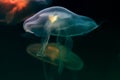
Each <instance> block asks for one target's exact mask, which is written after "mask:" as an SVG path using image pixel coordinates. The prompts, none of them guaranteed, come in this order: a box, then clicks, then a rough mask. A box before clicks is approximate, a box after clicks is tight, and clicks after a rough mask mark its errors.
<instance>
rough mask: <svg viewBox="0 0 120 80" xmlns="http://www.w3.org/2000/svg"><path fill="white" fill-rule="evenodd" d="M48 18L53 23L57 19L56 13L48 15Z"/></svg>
mask: <svg viewBox="0 0 120 80" xmlns="http://www.w3.org/2000/svg"><path fill="white" fill-rule="evenodd" d="M48 18H49V20H50V22H51V23H54V22H55V21H56V20H57V19H58V15H49V16H48Z"/></svg>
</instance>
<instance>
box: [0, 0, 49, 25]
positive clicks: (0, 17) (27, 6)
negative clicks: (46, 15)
mask: <svg viewBox="0 0 120 80" xmlns="http://www.w3.org/2000/svg"><path fill="white" fill-rule="evenodd" d="M47 3H48V2H47V1H46V0H0V10H1V11H0V22H3V23H8V24H10V23H16V22H20V21H22V20H24V19H26V18H28V17H30V16H31V15H33V13H35V12H36V11H35V9H34V8H36V7H40V8H39V9H37V8H36V9H37V10H41V9H42V6H47V5H48V4H47ZM34 5H36V6H34Z"/></svg>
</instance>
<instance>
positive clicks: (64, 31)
mask: <svg viewBox="0 0 120 80" xmlns="http://www.w3.org/2000/svg"><path fill="white" fill-rule="evenodd" d="M97 27H98V25H97V24H96V22H95V21H94V20H93V19H91V18H89V17H86V16H82V15H78V14H76V13H73V12H72V11H70V10H68V9H66V8H64V7H60V6H53V7H49V8H46V9H43V10H41V11H39V12H38V13H36V14H35V15H33V16H32V17H30V18H28V19H27V20H25V22H24V23H23V28H24V30H25V31H26V32H28V33H31V34H34V35H35V36H38V37H41V42H40V44H41V47H40V49H39V51H38V52H37V53H36V54H35V55H36V56H38V57H39V56H40V57H45V56H47V55H46V54H45V50H46V47H47V45H48V43H49V42H48V41H49V39H50V36H51V35H52V36H56V44H57V45H60V44H61V43H63V44H64V46H65V47H66V48H67V50H66V51H67V52H66V54H65V55H66V56H67V55H70V53H71V49H72V45H73V41H72V38H71V37H73V36H80V35H84V34H87V33H89V32H91V31H92V30H94V29H96V28H97ZM58 47H59V48H58V49H59V51H61V52H60V54H59V55H60V56H59V68H58V71H59V72H61V71H62V69H63V66H64V64H63V59H62V56H63V53H62V51H63V48H61V47H60V46H58Z"/></svg>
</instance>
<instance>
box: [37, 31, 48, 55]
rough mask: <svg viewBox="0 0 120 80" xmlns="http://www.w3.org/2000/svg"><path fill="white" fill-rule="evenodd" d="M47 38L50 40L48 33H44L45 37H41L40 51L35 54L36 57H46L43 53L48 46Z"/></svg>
mask: <svg viewBox="0 0 120 80" xmlns="http://www.w3.org/2000/svg"><path fill="white" fill-rule="evenodd" d="M49 38H50V33H49V32H47V33H46V36H44V37H41V44H42V47H41V48H40V51H39V52H38V53H37V56H46V55H45V53H44V52H45V49H46V47H47V45H48V41H49Z"/></svg>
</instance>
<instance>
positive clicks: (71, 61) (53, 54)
mask: <svg viewBox="0 0 120 80" xmlns="http://www.w3.org/2000/svg"><path fill="white" fill-rule="evenodd" d="M58 46H59V47H58ZM40 48H41V45H40V44H39V43H36V44H31V45H29V46H28V47H27V53H28V54H30V55H32V56H34V57H35V58H37V59H39V60H42V61H44V62H48V63H50V64H53V65H56V66H58V65H59V59H60V57H59V56H60V55H62V58H61V59H62V61H63V64H64V66H65V67H66V68H67V69H70V70H81V69H82V68H83V65H84V64H83V61H82V60H81V59H80V57H78V56H77V55H76V54H75V53H73V52H72V51H69V52H70V53H69V54H67V51H68V49H67V48H66V47H64V46H62V45H58V44H56V43H49V44H48V45H47V48H46V49H45V54H46V56H36V54H37V53H38V52H39V49H40ZM59 48H61V49H62V51H61V52H60V49H59Z"/></svg>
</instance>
